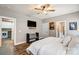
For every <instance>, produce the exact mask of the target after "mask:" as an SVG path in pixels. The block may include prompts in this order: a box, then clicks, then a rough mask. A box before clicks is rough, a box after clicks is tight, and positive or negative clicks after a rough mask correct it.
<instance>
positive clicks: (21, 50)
mask: <svg viewBox="0 0 79 59" xmlns="http://www.w3.org/2000/svg"><path fill="white" fill-rule="evenodd" d="M28 46H29V44H26V43H23V44H20V45H17V46H15V48H14V52H15V54H16V55H28V53H27V52H26V48H27V47H28Z"/></svg>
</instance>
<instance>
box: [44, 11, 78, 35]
mask: <svg viewBox="0 0 79 59" xmlns="http://www.w3.org/2000/svg"><path fill="white" fill-rule="evenodd" d="M51 21H66V31H67V35H70V34H72V35H76V36H79V32H78V31H77V30H69V22H77V29H79V12H74V13H70V14H65V15H61V16H56V17H52V18H48V19H45V20H43V23H46V22H51Z"/></svg>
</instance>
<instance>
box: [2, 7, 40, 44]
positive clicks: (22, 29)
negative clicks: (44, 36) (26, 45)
mask: <svg viewBox="0 0 79 59" xmlns="http://www.w3.org/2000/svg"><path fill="white" fill-rule="evenodd" d="M0 16H6V17H12V18H16V44H19V43H22V42H25V41H26V33H28V32H30V31H36V32H37V31H38V32H39V33H40V35H41V20H40V19H38V18H35V17H34V18H31V17H28V16H26V15H23V14H20V13H17V12H16V11H13V10H10V9H7V8H2V7H0ZM27 20H35V21H36V22H37V28H36V29H31V30H30V29H28V27H27Z"/></svg>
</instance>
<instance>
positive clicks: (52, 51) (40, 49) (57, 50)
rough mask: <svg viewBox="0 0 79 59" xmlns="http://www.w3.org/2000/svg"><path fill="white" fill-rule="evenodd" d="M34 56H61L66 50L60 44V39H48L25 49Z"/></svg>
mask: <svg viewBox="0 0 79 59" xmlns="http://www.w3.org/2000/svg"><path fill="white" fill-rule="evenodd" d="M26 50H27V52H28V53H29V51H30V52H31V53H32V54H34V55H63V54H66V48H65V47H64V46H63V45H62V44H61V43H60V38H56V37H48V38H45V39H42V40H39V41H36V42H34V43H32V44H31V45H30V46H29V47H28V48H27V49H26Z"/></svg>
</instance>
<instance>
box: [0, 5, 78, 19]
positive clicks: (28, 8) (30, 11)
mask: <svg viewBox="0 0 79 59" xmlns="http://www.w3.org/2000/svg"><path fill="white" fill-rule="evenodd" d="M37 6H38V5H37V4H7V5H6V4H2V5H0V7H3V8H8V9H10V10H14V11H16V12H19V13H22V14H24V15H26V16H29V17H38V18H41V19H44V18H50V17H55V16H59V15H63V14H68V13H72V12H77V11H79V5H78V4H52V6H54V8H55V10H56V11H55V12H50V13H48V14H47V15H46V14H37V13H38V12H36V11H35V10H34V8H35V7H37Z"/></svg>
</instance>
